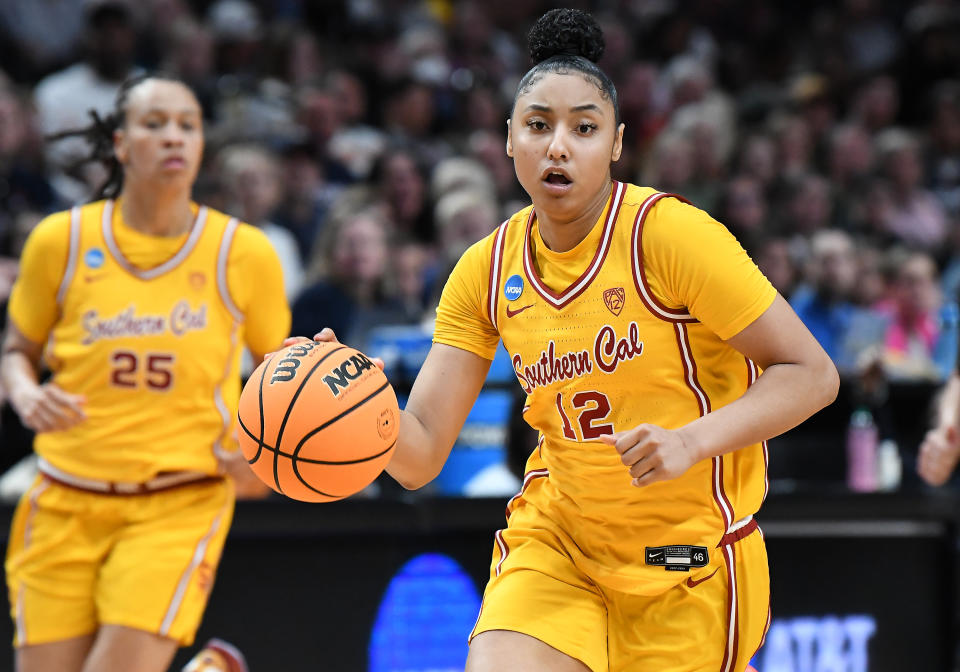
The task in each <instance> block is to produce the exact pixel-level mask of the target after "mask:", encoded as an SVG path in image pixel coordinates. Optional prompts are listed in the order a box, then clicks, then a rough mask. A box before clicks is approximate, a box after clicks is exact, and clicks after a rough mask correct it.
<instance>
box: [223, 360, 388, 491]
mask: <svg viewBox="0 0 960 672" xmlns="http://www.w3.org/2000/svg"><path fill="white" fill-rule="evenodd" d="M239 420H240V431H239V435H240V447H241V449H242V450H243V454H244V455H245V456H246V458H247V461H248V462H249V463H250V466H251V467H252V468H253V471H254V473H256V474H257V476H259V477H260V479H261V480H262V481H263V482H264V483H266V484H267V485H269V486H270V487H271V488H273V489H274V490H276V491H277V492H279V493H281V494H283V495H286V496H287V497H291V498H293V499H299V500H301V501H305V502H330V501H333V500H336V499H343V498H344V497H349V496H350V495H352V494H354V493H355V492H358V491H360V490H362V489H363V488H365V487H366V486H367V485H369V484H370V483H372V482H373V480H374V479H375V478H376V477H377V476H378V475H379V474H380V472H382V471H383V470H384V468H385V467H386V466H387V462H389V461H390V456H391V454H392V453H393V447H394V445H395V444H396V442H397V433H398V431H399V421H400V410H399V408H398V406H397V396H396V394H395V393H394V391H393V388H392V387H391V386H390V383H389V382H387V378H386V376H384V375H383V372H382V371H381V370H380V369H379V368H378V367H377V366H376V365H375V364H374V363H373V362H372V361H370V359H368V358H367V357H366V355H364V354H363V353H361V352H358V351H357V350H354V349H353V348H350V347H348V346H345V345H343V344H341V343H318V342H316V341H309V342H306V341H305V342H301V343H296V344H294V345H291V346H288V347H287V348H284V349H283V350H280V351H278V352H275V353H274V354H272V355H271V356H270V357H269V358H267V359H266V360H265V361H264V362H262V363H261V364H260V366H258V367H257V369H256V371H254V372H253V374H252V375H251V376H250V378H249V379H248V380H247V383H246V385H245V386H244V388H243V392H242V393H241V394H240V411H239Z"/></svg>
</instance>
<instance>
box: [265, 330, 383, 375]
mask: <svg viewBox="0 0 960 672" xmlns="http://www.w3.org/2000/svg"><path fill="white" fill-rule="evenodd" d="M309 340H310V339H309V338H305V337H303V336H291V337H290V338H287V339H284V341H283V347H285V348H287V347H290V346H291V345H293V344H294V343H302V342H304V341H309ZM313 340H315V341H317V342H319V343H339V342H340V341H338V340H337V335H336V334H335V333H333V329H331V328H330V327H324V328H323V329H321V330H320V331H318V332H317V333H316V334H314V335H313ZM272 354H273V353H272V352H268V353H267V354H265V355H264V356H263V358H264V359H266V358H267V357H269V356H270V355H272ZM370 361H371V362H373V363H374V364H376V365H377V366H378V367H379V368H380V370H381V371H383V366H384V364H383V360H382V359H380V358H379V357H371V358H370Z"/></svg>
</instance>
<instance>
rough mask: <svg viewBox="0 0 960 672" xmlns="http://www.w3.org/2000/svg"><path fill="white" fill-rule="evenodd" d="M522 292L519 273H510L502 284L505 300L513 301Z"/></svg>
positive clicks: (521, 280)
mask: <svg viewBox="0 0 960 672" xmlns="http://www.w3.org/2000/svg"><path fill="white" fill-rule="evenodd" d="M521 294H523V278H521V277H520V276H519V275H511V276H510V277H509V278H508V279H507V282H506V283H505V284H504V285H503V295H504V296H505V297H507V301H515V300H517V299H519V298H520V295H521Z"/></svg>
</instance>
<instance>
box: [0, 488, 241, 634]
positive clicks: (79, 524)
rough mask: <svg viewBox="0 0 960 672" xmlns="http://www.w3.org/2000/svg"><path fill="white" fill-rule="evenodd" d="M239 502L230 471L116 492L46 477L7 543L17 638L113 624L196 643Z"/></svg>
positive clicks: (19, 513) (23, 505)
mask: <svg viewBox="0 0 960 672" xmlns="http://www.w3.org/2000/svg"><path fill="white" fill-rule="evenodd" d="M233 505H234V496H233V484H232V482H231V481H230V480H229V479H214V480H205V481H201V482H198V483H191V484H187V485H181V486H179V487H175V488H170V489H168V490H162V491H158V492H152V493H144V494H135V495H113V494H101V493H95V492H87V491H84V490H78V489H75V488H71V487H69V486H65V485H62V484H59V483H55V482H53V481H50V480H49V479H47V478H45V477H43V476H40V477H38V478H37V480H36V481H35V482H34V484H33V485H32V486H31V488H30V489H29V490H28V491H27V492H26V493H25V494H24V496H23V497H22V498H21V500H20V503H19V504H18V506H17V510H16V512H15V513H14V517H13V524H12V527H11V531H10V541H9V547H8V549H7V559H6V573H7V589H8V591H9V596H10V605H11V608H10V611H11V615H12V617H13V621H14V626H15V628H14V629H15V636H14V645H15V646H18V647H19V646H25V645H28V644H42V643H46V642H54V641H59V640H63V639H69V638H72V637H79V636H82V635H88V634H92V633H94V632H96V630H97V629H98V627H99V626H100V625H105V624H112V625H123V626H127V627H131V628H137V629H140V630H146V631H148V632H153V633H156V634H159V635H162V636H165V637H169V638H171V639H174V640H176V641H177V642H179V643H180V645H181V646H188V645H190V644H192V643H193V638H194V634H195V633H196V630H197V628H198V627H199V625H200V619H201V618H202V616H203V611H204V608H205V607H206V603H207V597H208V595H209V594H210V589H211V588H212V585H213V579H214V575H215V572H216V568H217V564H218V562H219V560H220V554H221V552H222V550H223V544H224V542H225V540H226V536H227V531H228V530H229V528H230V523H231V521H232V518H233Z"/></svg>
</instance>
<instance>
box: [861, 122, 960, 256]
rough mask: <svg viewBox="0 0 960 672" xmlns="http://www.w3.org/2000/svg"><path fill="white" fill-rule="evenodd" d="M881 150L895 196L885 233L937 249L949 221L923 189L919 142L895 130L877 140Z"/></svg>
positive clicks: (898, 238)
mask: <svg viewBox="0 0 960 672" xmlns="http://www.w3.org/2000/svg"><path fill="white" fill-rule="evenodd" d="M877 149H878V152H879V154H880V157H881V163H882V165H883V171H884V174H885V176H886V177H887V179H888V180H889V183H890V193H891V196H892V202H891V205H892V207H891V208H890V210H889V211H888V212H887V213H886V217H885V219H884V221H883V226H884V228H885V230H886V231H887V232H889V233H890V234H892V235H893V236H895V237H896V238H897V240H899V241H902V242H904V243H906V244H908V245H913V246H918V247H922V248H924V249H927V250H933V249H935V248H937V247H938V246H940V245H941V244H942V243H943V241H944V238H945V236H946V234H947V219H946V214H945V213H944V210H943V206H942V205H941V204H940V201H938V200H937V198H936V197H935V196H934V195H933V194H932V193H930V192H929V191H927V190H926V189H924V188H923V164H922V163H921V160H920V145H919V143H918V142H917V140H916V139H915V138H914V137H913V135H911V134H910V133H909V132H907V131H905V130H903V129H899V128H891V129H888V130H886V131H884V132H883V133H881V134H880V135H879V136H878V137H877Z"/></svg>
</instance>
